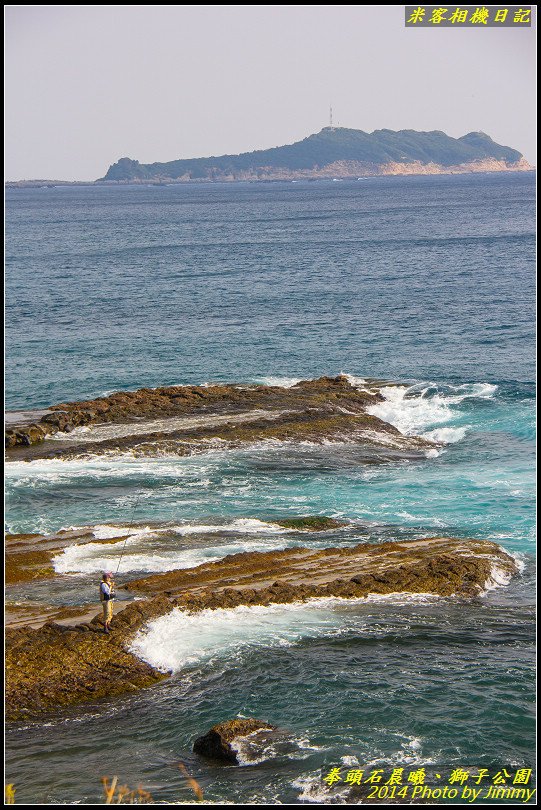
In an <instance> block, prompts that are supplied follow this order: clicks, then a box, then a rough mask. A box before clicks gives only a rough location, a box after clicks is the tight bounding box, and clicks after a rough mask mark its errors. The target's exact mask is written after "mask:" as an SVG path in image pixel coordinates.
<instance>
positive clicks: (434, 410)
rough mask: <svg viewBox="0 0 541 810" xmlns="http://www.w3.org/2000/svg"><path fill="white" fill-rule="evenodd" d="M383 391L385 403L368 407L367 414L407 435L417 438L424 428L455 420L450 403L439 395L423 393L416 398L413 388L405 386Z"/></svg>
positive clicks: (391, 387) (390, 387)
mask: <svg viewBox="0 0 541 810" xmlns="http://www.w3.org/2000/svg"><path fill="white" fill-rule="evenodd" d="M426 390H427V389H425V391H426ZM380 392H381V394H382V395H383V396H384V397H385V401H384V402H378V403H376V404H375V405H369V406H368V408H367V411H368V413H370V414H372V416H378V417H379V418H380V419H383V420H384V421H385V422H389V423H390V424H391V425H394V426H395V427H396V428H398V430H399V431H400V432H401V433H403V434H404V435H406V436H413V435H416V434H418V433H419V431H420V430H421V429H423V428H425V427H429V426H431V425H437V424H438V423H441V422H448V421H450V420H451V419H452V418H453V412H452V410H451V408H450V406H449V404H448V403H447V402H446V401H445V398H444V397H442V396H440V395H435V396H432V397H428V396H426V395H425V392H421V395H420V396H413V395H412V388H411V387H408V386H405V385H404V386H398V385H397V386H389V387H387V388H382V389H381V390H380Z"/></svg>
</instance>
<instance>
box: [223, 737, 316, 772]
mask: <svg viewBox="0 0 541 810" xmlns="http://www.w3.org/2000/svg"><path fill="white" fill-rule="evenodd" d="M231 747H232V748H233V749H234V750H235V752H236V754H237V760H238V763H239V765H257V764H259V763H261V762H266V761H268V760H276V759H279V758H287V759H289V760H302V759H307V758H308V757H310V756H311V755H312V753H313V752H314V751H320V750H322V746H317V745H311V743H310V740H308V739H307V738H306V737H298V736H296V735H295V734H292V733H289V734H288V733H285V732H276V731H273V732H268V731H264V730H263V731H261V730H260V731H254V732H252V733H251V734H246V735H244V736H243V737H236V738H235V740H233V742H232V743H231Z"/></svg>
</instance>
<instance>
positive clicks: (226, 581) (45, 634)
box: [6, 537, 516, 719]
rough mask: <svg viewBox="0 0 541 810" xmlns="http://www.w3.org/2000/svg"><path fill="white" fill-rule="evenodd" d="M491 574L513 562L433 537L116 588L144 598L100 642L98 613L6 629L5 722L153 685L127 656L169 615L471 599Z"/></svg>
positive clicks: (279, 555) (244, 556)
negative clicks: (371, 600) (377, 597)
mask: <svg viewBox="0 0 541 810" xmlns="http://www.w3.org/2000/svg"><path fill="white" fill-rule="evenodd" d="M495 569H497V577H498V580H499V581H502V579H505V578H509V579H510V578H511V576H512V575H513V574H514V573H515V572H516V564H515V562H514V560H513V558H512V557H510V556H509V555H508V554H506V552H505V551H504V550H503V549H502V548H500V547H499V546H497V545H496V544H495V543H491V542H489V541H482V540H460V539H452V538H445V537H434V538H429V539H420V540H411V541H402V542H387V543H381V544H376V545H374V544H369V543H363V544H359V545H356V546H352V547H340V548H325V549H310V548H288V549H284V550H281V551H273V552H246V553H241V554H233V555H230V556H228V557H225V558H224V559H223V560H219V561H217V562H214V563H206V564H204V565H199V566H197V567H196V568H191V569H182V570H179V571H171V572H168V573H165V574H156V575H154V576H149V577H144V578H141V579H137V580H133V581H131V582H129V583H127V585H126V586H125V587H126V588H127V589H128V590H129V591H130V592H131V593H139V594H141V595H144V596H146V597H147V598H146V599H143V600H141V599H139V600H137V601H134V602H132V603H129V604H128V605H127V606H126V607H125V608H124V609H123V610H122V612H121V613H118V610H117V612H116V615H115V617H114V619H113V624H112V629H113V632H112V633H111V635H104V634H103V631H102V624H101V616H100V615H97V616H95V617H94V618H93V619H92V620H91V621H87V622H82V621H81V622H80V623H78V624H75V625H73V623H71V624H69V623H68V624H61V620H60V619H58V620H57V622H49V623H47V624H45V625H43V626H42V627H40V628H39V629H36V630H33V629H30V628H29V627H22V628H21V627H19V628H15V629H8V630H7V633H6V701H7V702H6V707H7V708H6V712H7V717H8V719H16V718H21V717H30V716H37V715H39V714H42V713H43V712H47V711H50V710H52V709H54V708H58V707H63V706H68V705H71V704H76V703H80V702H84V701H89V700H95V699H97V698H101V697H111V696H114V695H118V694H121V693H123V692H126V691H130V690H133V689H138V688H140V687H142V686H148V685H151V684H153V683H156V682H157V681H159V680H161V679H162V678H163V677H165V675H164V674H163V673H160V672H158V671H156V670H155V669H153V668H152V667H150V666H149V665H148V664H146V663H144V662H143V661H140V660H139V659H138V658H136V657H135V656H134V655H133V654H132V653H131V652H129V648H130V643H131V641H132V640H133V637H134V635H135V634H136V633H137V631H138V630H140V629H142V628H143V627H144V625H145V624H146V623H147V622H149V621H151V620H152V619H155V618H158V617H159V616H162V615H164V614H166V613H168V612H169V611H171V610H172V609H173V608H179V609H181V610H185V611H187V612H197V611H200V610H204V609H216V608H234V607H237V606H239V605H270V604H283V603H288V602H296V601H306V600H308V599H312V598H314V597H322V596H326V597H328V596H339V597H343V598H348V599H350V598H360V597H366V596H368V595H370V594H389V593H430V594H438V595H440V596H453V595H459V596H462V597H472V596H477V595H479V594H480V593H481V592H482V591H483V590H484V589H485V588H486V586H487V584H490V583H491V581H492V580H493V578H494V575H495ZM123 604H126V603H123ZM70 610H72V609H70Z"/></svg>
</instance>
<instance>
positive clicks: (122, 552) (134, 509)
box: [114, 490, 142, 579]
mask: <svg viewBox="0 0 541 810" xmlns="http://www.w3.org/2000/svg"><path fill="white" fill-rule="evenodd" d="M141 492H142V490H140V491H139V493H138V495H137V498H136V501H135V506H134V507H133V512H132V519H131V521H130V523H128V534H127V535H126V539H125V540H124V544H123V546H122V551H121V553H120V557H119V558H118V565H117V567H116V571H115V577H114V578H115V579H116V576H117V574H118V569H119V568H120V563H121V562H122V557H123V556H124V552H125V550H126V543H127V542H128V540H129V538H130V530H131V529H133V526H134V524H135V513H136V511H137V507H138V506H139V501H140V499H141Z"/></svg>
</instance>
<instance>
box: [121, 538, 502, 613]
mask: <svg viewBox="0 0 541 810" xmlns="http://www.w3.org/2000/svg"><path fill="white" fill-rule="evenodd" d="M494 566H497V567H498V568H499V569H500V570H501V571H502V572H503V573H504V574H505V575H508V576H509V577H510V576H511V575H512V574H513V573H514V572H515V571H516V564H515V562H514V560H513V558H512V557H510V556H509V555H508V554H506V552H505V551H504V550H503V549H502V548H500V546H497V545H496V544H495V543H491V542H489V541H486V540H459V539H453V538H448V537H432V538H428V539H420V540H408V541H401V542H387V543H378V544H371V543H360V544H359V545H355V546H346V547H341V548H324V549H313V548H312V549H311V548H287V549H283V550H281V551H267V552H242V553H240V554H230V555H229V556H227V557H225V558H224V559H222V560H218V561H216V562H212V563H205V564H203V565H199V566H197V567H196V568H188V569H186V568H183V569H181V570H178V571H169V572H167V573H164V574H154V575H151V576H148V577H143V578H140V579H135V580H131V581H130V582H128V583H127V584H126V585H125V586H124V587H125V588H126V589H128V590H129V591H131V592H136V593H144V594H147V595H149V596H154V595H156V594H160V593H161V594H166V595H167V596H168V597H169V598H170V599H172V600H173V604H174V605H176V606H177V607H181V608H182V609H183V610H189V611H197V610H203V609H205V608H211V609H215V608H232V607H237V606H238V605H269V604H272V603H277V604H279V603H285V602H294V601H298V600H306V599H311V598H314V597H321V596H341V597H344V598H358V597H365V596H368V595H369V594H386V593H432V594H438V595H440V596H452V595H454V594H459V595H462V596H476V595H478V594H479V593H481V591H483V590H484V588H485V587H486V584H487V582H489V581H490V579H491V576H492V573H493V569H494Z"/></svg>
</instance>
